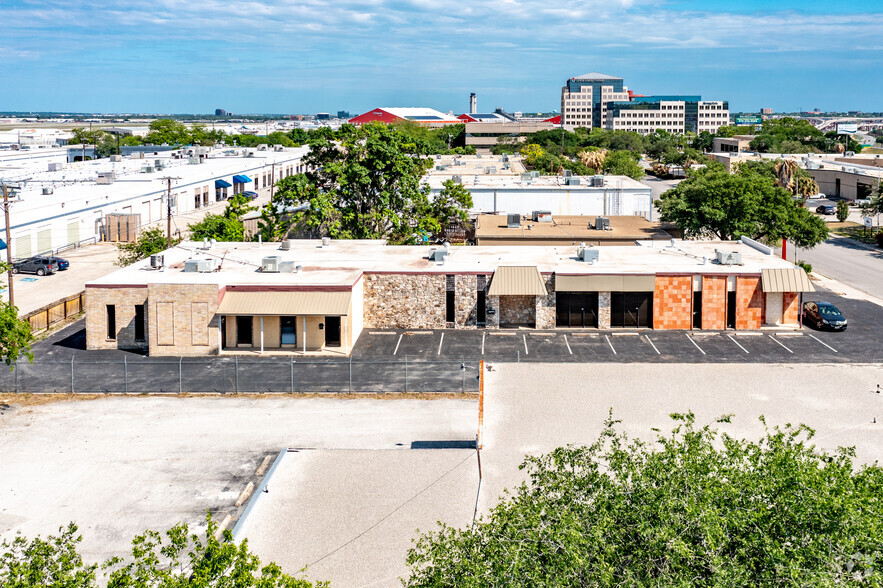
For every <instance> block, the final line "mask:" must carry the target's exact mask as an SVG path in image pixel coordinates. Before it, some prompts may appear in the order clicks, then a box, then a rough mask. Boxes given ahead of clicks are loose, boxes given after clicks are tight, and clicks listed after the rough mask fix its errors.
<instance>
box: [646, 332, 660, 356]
mask: <svg viewBox="0 0 883 588" xmlns="http://www.w3.org/2000/svg"><path fill="white" fill-rule="evenodd" d="M644 338H645V339H647V343H649V344H650V347H652V348H653V351H655V352H656V355H662V354H661V353H659V350H658V349H656V345H654V344H653V341H651V340H650V337H648V336H647V335H644Z"/></svg>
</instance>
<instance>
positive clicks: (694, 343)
mask: <svg viewBox="0 0 883 588" xmlns="http://www.w3.org/2000/svg"><path fill="white" fill-rule="evenodd" d="M686 337H687V339H689V340H690V343H692V344H693V345H696V349H698V350H699V351H700V352H701V353H702V355H708V354H707V353H705V352H704V351H702V348H701V347H699V344H697V343H696V341H694V340H693V337H691V336H690V335H686Z"/></svg>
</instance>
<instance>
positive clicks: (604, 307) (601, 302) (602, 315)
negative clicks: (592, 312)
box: [598, 292, 610, 329]
mask: <svg viewBox="0 0 883 588" xmlns="http://www.w3.org/2000/svg"><path fill="white" fill-rule="evenodd" d="M598 328H599V329H609V328H610V292H598Z"/></svg>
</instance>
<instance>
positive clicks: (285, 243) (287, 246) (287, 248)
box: [279, 239, 291, 251]
mask: <svg viewBox="0 0 883 588" xmlns="http://www.w3.org/2000/svg"><path fill="white" fill-rule="evenodd" d="M279 249H281V250H282V251H291V241H289V240H288V239H283V240H282V243H280V244H279Z"/></svg>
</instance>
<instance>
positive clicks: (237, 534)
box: [233, 448, 289, 541]
mask: <svg viewBox="0 0 883 588" xmlns="http://www.w3.org/2000/svg"><path fill="white" fill-rule="evenodd" d="M288 451H289V449H288V448H285V449H283V450H281V451H280V452H279V454H278V455H277V456H276V459H275V460H274V461H273V465H272V466H270V471H268V472H267V475H266V476H264V479H263V480H261V483H260V484H259V485H258V488H257V490H256V491H255V493H254V494H252V496H251V500H249V501H248V504H247V505H246V507H245V510H244V511H242V515H240V517H239V520H237V521H236V525H235V526H234V527H233V540H234V541H239V540H240V539H241V535H242V532H243V529H244V528H245V523H246V521H247V520H248V515H249V514H251V511H252V510H253V509H254V506H255V504H257V502H258V500H259V499H260V497H261V495H262V494H263V493H264V491H265V490H266V488H267V484H268V483H269V481H270V478H272V477H273V473H274V472H275V471H276V468H277V467H279V464H280V463H282V458H283V457H284V456H285V454H286V453H288Z"/></svg>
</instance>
